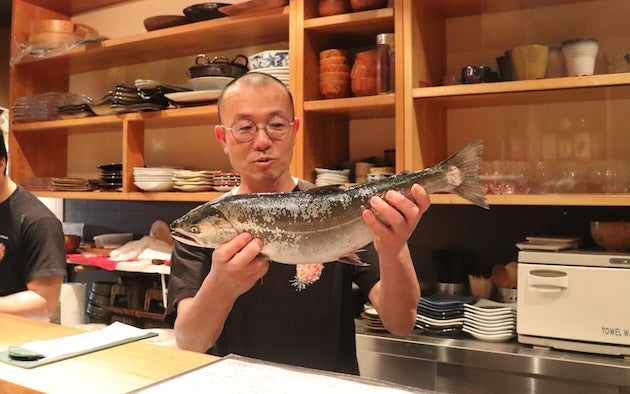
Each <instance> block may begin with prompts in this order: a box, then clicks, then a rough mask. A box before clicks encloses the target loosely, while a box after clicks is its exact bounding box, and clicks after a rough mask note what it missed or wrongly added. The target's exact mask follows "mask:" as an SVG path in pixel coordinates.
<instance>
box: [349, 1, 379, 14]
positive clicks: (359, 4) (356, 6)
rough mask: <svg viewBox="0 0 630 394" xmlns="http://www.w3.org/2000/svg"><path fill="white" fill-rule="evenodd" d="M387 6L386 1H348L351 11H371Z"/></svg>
mask: <svg viewBox="0 0 630 394" xmlns="http://www.w3.org/2000/svg"><path fill="white" fill-rule="evenodd" d="M386 6H387V0H350V8H352V11H355V12H356V11H365V10H373V9H376V8H383V7H386Z"/></svg>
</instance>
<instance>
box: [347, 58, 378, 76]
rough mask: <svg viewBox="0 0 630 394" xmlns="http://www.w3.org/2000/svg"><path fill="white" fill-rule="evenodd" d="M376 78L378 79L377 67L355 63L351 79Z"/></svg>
mask: <svg viewBox="0 0 630 394" xmlns="http://www.w3.org/2000/svg"><path fill="white" fill-rule="evenodd" d="M366 77H367V78H375V77H376V65H371V64H370V63H363V62H360V63H357V62H354V65H353V66H352V70H351V72H350V78H352V79H355V78H366Z"/></svg>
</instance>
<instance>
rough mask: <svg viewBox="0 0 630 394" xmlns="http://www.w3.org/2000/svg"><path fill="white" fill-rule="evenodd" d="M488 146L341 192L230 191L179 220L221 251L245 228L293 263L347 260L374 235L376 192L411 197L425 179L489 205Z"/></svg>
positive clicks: (279, 258)
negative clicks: (485, 186)
mask: <svg viewBox="0 0 630 394" xmlns="http://www.w3.org/2000/svg"><path fill="white" fill-rule="evenodd" d="M482 151H483V143H482V141H480V140H477V141H473V142H472V143H470V144H469V145H468V146H466V147H465V148H463V149H462V150H460V151H459V152H457V153H455V154H453V155H452V156H450V157H449V158H448V159H445V160H444V161H442V162H440V163H439V164H437V165H436V166H435V167H432V168H428V169H425V170H421V171H415V172H407V171H404V172H401V173H398V174H396V175H393V176H391V177H388V178H385V179H383V180H380V181H375V182H368V183H365V184H361V185H357V186H353V187H350V188H348V189H345V190H341V189H340V188H338V187H337V186H332V187H330V186H324V187H320V188H315V189H311V190H307V191H299V192H289V193H253V194H239V195H233V196H226V197H224V198H220V199H218V200H214V201H211V202H208V203H206V204H203V205H200V206H198V207H196V208H194V209H192V210H191V211H189V212H188V213H186V214H185V215H184V216H182V217H181V218H179V219H177V220H175V221H174V222H173V223H171V230H172V235H173V238H175V239H177V240H179V241H180V242H183V243H186V244H190V245H195V246H200V247H206V248H216V247H217V246H219V245H220V244H222V243H224V242H227V241H229V240H231V239H232V238H234V237H235V236H237V235H238V234H240V233H243V232H247V233H249V234H251V235H252V236H253V237H255V238H260V239H261V240H262V241H263V247H262V250H261V255H262V256H264V257H267V258H269V259H270V260H273V261H276V262H280V263H286V264H309V263H316V262H329V261H337V260H339V261H346V262H353V263H355V264H360V262H358V261H356V260H353V259H350V260H348V259H347V258H346V257H347V256H352V255H353V253H354V252H355V251H357V250H359V249H360V248H362V247H364V246H365V245H367V244H368V243H370V242H371V241H372V240H373V238H374V234H373V233H372V231H371V230H370V229H369V227H367V225H366V224H365V223H364V222H363V219H362V216H361V212H362V211H363V210H365V209H368V208H369V206H370V204H369V200H370V198H371V197H372V196H384V195H385V193H386V192H387V191H388V190H396V191H398V192H400V193H402V194H404V195H405V196H407V197H409V198H411V186H412V185H413V184H414V183H418V184H419V185H421V186H423V187H424V188H425V189H426V191H427V193H436V192H451V193H454V194H457V195H459V196H461V197H463V198H465V199H467V200H469V201H470V202H472V203H474V204H476V205H478V206H480V207H483V208H488V204H487V203H486V198H485V195H484V193H483V190H482V188H481V184H480V181H479V168H480V163H481V154H482Z"/></svg>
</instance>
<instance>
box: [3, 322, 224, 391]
mask: <svg viewBox="0 0 630 394" xmlns="http://www.w3.org/2000/svg"><path fill="white" fill-rule="evenodd" d="M82 332H84V331H82V330H79V329H76V328H72V327H65V326H60V325H57V324H52V323H48V322H41V321H36V320H30V319H26V318H22V317H18V316H13V315H7V314H3V313H0V350H1V351H4V350H5V349H6V348H7V347H9V346H16V345H17V346H19V345H22V344H23V343H25V342H29V341H32V340H39V339H43V340H45V339H53V338H58V337H62V336H67V335H73V334H78V333H82ZM216 359H217V358H216V357H214V356H210V355H207V354H201V353H194V352H189V351H184V350H179V349H174V348H170V347H163V346H158V345H153V344H148V343H142V342H132V343H128V344H124V345H120V346H115V347H113V348H109V349H105V350H100V351H97V352H93V353H88V354H85V355H82V356H78V357H73V358H69V359H66V360H62V361H58V362H55V363H52V364H48V365H44V366H41V367H36V368H33V369H25V368H21V367H16V366H12V365H9V364H6V363H4V362H0V393H34V392H46V393H52V392H59V393H62V392H63V393H87V392H89V393H124V392H129V391H131V390H135V389H138V388H141V387H144V386H147V385H149V384H151V383H154V382H157V381H160V380H163V379H166V378H168V377H171V376H174V375H177V374H179V373H182V372H185V371H188V370H190V369H193V368H196V367H199V366H201V365H205V364H207V363H209V362H211V361H214V360H216Z"/></svg>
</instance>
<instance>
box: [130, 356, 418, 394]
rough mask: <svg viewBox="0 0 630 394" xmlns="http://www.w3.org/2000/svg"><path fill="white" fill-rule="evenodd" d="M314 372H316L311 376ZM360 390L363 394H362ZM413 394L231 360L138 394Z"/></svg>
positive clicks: (331, 375)
mask: <svg viewBox="0 0 630 394" xmlns="http://www.w3.org/2000/svg"><path fill="white" fill-rule="evenodd" d="M310 371H313V372H310ZM359 390H360V391H359ZM176 392H177V393H214V392H216V393H300V392H307V393H326V394H334V393H339V394H348V393H356V392H361V394H371V393H388V394H389V393H391V394H394V393H397V394H399V393H411V392H420V391H407V390H405V389H400V388H397V387H393V385H390V386H388V385H385V384H376V383H375V382H371V381H369V380H363V381H361V380H360V379H358V378H357V379H355V378H353V377H352V378H350V377H349V378H343V377H338V375H337V374H326V373H322V372H320V371H314V370H308V369H293V368H291V367H288V368H284V367H283V366H280V365H275V364H274V365H272V364H268V363H262V362H260V363H259V362H251V361H249V359H245V358H240V357H238V356H237V357H235V358H232V356H228V357H227V358H223V359H221V360H219V361H217V362H214V363H212V364H208V365H206V366H203V367H201V368H197V369H195V370H193V371H190V372H187V373H185V374H182V375H179V376H176V377H174V378H171V379H168V380H165V381H163V382H160V383H158V384H156V385H153V386H149V387H147V388H145V389H141V390H138V391H136V393H147V394H159V393H164V394H173V393H176Z"/></svg>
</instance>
